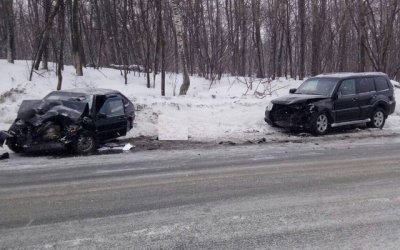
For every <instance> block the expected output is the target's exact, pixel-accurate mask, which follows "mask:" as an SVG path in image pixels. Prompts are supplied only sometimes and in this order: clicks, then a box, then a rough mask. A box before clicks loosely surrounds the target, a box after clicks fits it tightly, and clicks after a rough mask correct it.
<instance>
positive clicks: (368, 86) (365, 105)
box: [356, 77, 376, 120]
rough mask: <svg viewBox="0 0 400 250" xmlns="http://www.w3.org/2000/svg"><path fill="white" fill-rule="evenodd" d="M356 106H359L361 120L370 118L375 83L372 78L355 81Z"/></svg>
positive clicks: (374, 95)
mask: <svg viewBox="0 0 400 250" xmlns="http://www.w3.org/2000/svg"><path fill="white" fill-rule="evenodd" d="M356 92H357V98H358V105H359V106H360V111H361V114H360V116H361V119H362V120H364V119H368V118H370V117H371V114H372V111H373V110H372V109H373V104H374V100H375V98H376V90H375V82H374V78H373V77H360V78H357V81H356Z"/></svg>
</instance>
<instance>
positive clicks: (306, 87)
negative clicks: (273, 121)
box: [296, 78, 339, 96]
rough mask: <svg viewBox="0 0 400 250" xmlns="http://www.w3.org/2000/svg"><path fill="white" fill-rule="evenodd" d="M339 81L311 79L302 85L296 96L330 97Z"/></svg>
mask: <svg viewBox="0 0 400 250" xmlns="http://www.w3.org/2000/svg"><path fill="white" fill-rule="evenodd" d="M338 81H339V80H338V79H333V78H314V79H309V80H307V81H305V82H304V83H303V84H301V85H300V87H299V88H298V89H297V91H296V94H307V95H323V96H330V95H332V92H333V90H334V88H335V86H336V84H337V83H338Z"/></svg>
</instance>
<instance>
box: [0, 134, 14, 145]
mask: <svg viewBox="0 0 400 250" xmlns="http://www.w3.org/2000/svg"><path fill="white" fill-rule="evenodd" d="M12 137H13V136H12V135H11V134H9V133H8V132H7V131H0V147H3V145H4V142H5V141H6V140H7V139H8V138H12Z"/></svg>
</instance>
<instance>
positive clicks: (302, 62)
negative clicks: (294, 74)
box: [298, 0, 306, 80]
mask: <svg viewBox="0 0 400 250" xmlns="http://www.w3.org/2000/svg"><path fill="white" fill-rule="evenodd" d="M298 5H299V6H298V10H299V19H300V32H299V33H300V34H299V36H300V48H299V54H300V55H299V79H300V80H303V79H304V77H305V75H306V67H305V61H306V20H305V18H306V3H305V0H298Z"/></svg>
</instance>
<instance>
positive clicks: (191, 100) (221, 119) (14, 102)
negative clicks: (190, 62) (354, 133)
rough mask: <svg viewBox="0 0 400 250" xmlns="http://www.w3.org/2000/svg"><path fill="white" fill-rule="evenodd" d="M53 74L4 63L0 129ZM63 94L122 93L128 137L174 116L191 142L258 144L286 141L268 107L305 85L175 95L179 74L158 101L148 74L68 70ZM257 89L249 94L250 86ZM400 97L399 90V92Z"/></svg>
mask: <svg viewBox="0 0 400 250" xmlns="http://www.w3.org/2000/svg"><path fill="white" fill-rule="evenodd" d="M50 66H51V68H50V71H39V72H38V73H34V76H33V80H32V81H28V76H29V67H30V62H26V61H16V63H15V65H12V64H8V63H7V62H6V61H5V60H0V130H2V129H8V127H9V126H10V124H11V123H12V122H13V120H14V119H15V116H16V113H17V110H18V107H19V104H20V103H21V101H22V100H23V99H40V98H42V97H43V96H45V95H46V94H47V93H48V92H50V91H53V90H55V88H56V84H57V77H56V75H55V65H50ZM63 78H64V80H63V89H69V88H82V87H89V88H109V89H115V90H119V91H121V92H122V93H124V94H125V95H126V96H127V97H128V98H129V99H131V100H132V102H133V103H134V104H135V105H136V108H137V117H136V120H135V124H134V129H133V130H131V132H130V133H129V135H128V136H129V137H137V136H140V135H145V136H157V134H158V117H159V116H160V115H163V116H168V117H171V120H173V121H174V122H175V126H180V125H181V124H182V126H183V125H184V124H187V125H186V126H188V132H189V138H190V139H191V140H208V141H210V140H220V139H226V140H227V139H238V140H247V139H256V138H261V137H266V136H269V137H271V138H272V137H273V138H275V137H276V138H279V137H282V136H288V135H287V134H285V133H282V132H281V131H280V130H279V129H274V128H271V127H269V126H267V125H266V123H265V122H264V110H265V106H266V105H267V103H268V102H269V101H270V100H271V99H274V98H276V97H278V96H281V95H285V94H287V93H288V90H289V89H290V88H296V87H297V86H298V85H299V84H300V83H301V82H300V81H296V80H286V79H278V80H276V81H274V82H272V83H266V82H262V81H260V80H258V79H249V78H241V79H238V78H235V77H223V79H222V80H221V81H216V82H214V83H213V84H212V85H210V84H211V83H210V81H208V80H205V79H204V78H200V77H191V87H190V89H189V92H188V95H187V96H176V95H175V94H177V93H178V92H179V87H180V83H181V75H175V74H169V75H167V79H166V85H167V86H166V97H161V96H160V92H161V90H160V79H159V76H158V77H157V79H156V87H155V88H151V89H148V88H147V87H146V78H145V75H144V74H143V73H142V74H139V73H137V72H132V73H130V74H129V75H128V84H127V85H124V78H123V76H122V75H121V72H120V71H119V70H116V69H105V68H103V69H100V70H95V69H89V68H87V69H84V76H82V77H78V76H76V75H75V70H74V68H73V67H72V66H65V70H64V74H63ZM251 82H252V83H253V88H252V89H249V88H248V86H249V85H250V83H251ZM396 96H400V89H396ZM399 127H400V102H399V103H398V105H397V111H396V116H392V117H390V118H389V119H388V121H387V125H386V126H385V130H387V131H393V130H398V128H399Z"/></svg>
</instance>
